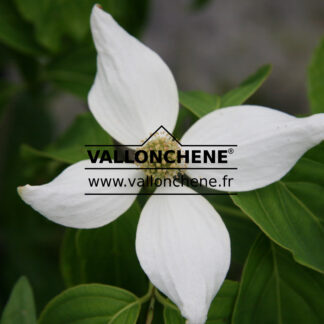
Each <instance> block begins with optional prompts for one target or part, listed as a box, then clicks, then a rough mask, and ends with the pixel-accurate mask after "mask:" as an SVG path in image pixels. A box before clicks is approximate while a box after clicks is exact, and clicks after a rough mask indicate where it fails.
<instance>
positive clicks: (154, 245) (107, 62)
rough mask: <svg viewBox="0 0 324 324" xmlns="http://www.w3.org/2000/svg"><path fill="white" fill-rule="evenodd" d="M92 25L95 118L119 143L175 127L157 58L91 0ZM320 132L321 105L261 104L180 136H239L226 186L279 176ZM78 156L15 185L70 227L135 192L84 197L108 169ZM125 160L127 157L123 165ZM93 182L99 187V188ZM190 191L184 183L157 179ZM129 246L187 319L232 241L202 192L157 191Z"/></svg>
mask: <svg viewBox="0 0 324 324" xmlns="http://www.w3.org/2000/svg"><path fill="white" fill-rule="evenodd" d="M91 30H92V34H93V38H94V42H95V45H96V48H97V52H98V59H97V65H98V71H97V75H96V79H95V82H94V84H93V87H92V89H91V91H90V93H89V106H90V109H91V111H92V113H93V115H94V116H95V118H96V119H97V121H98V122H99V123H100V125H101V126H102V127H103V128H104V129H105V130H106V131H107V132H108V133H109V134H110V135H112V136H113V137H114V138H115V139H116V140H118V141H119V142H120V143H122V144H125V145H128V144H134V143H140V141H141V140H145V139H146V138H147V137H148V136H149V134H150V133H151V132H153V131H155V130H156V129H157V128H158V127H159V126H160V125H163V126H164V127H165V128H166V129H168V130H169V131H173V129H174V127H175V124H176V119H177V115H178V109H179V102H178V92H177V88H176V84H175V81H174V79H173V76H172V74H171V72H170V70H169V69H168V67H167V66H166V65H165V63H164V62H163V61H162V60H161V58H160V57H159V56H158V55H157V54H156V53H154V52H153V51H151V50H150V49H149V48H147V47H146V46H144V45H143V44H142V43H140V42H139V41H138V40H137V39H135V38H133V37H132V36H130V35H129V34H128V33H127V32H126V31H125V30H123V29H122V28H121V27H120V26H119V25H118V24H117V23H116V22H115V21H114V19H113V18H112V17H111V16H110V15H109V14H107V13H105V12H104V11H102V10H101V9H100V8H99V7H97V6H95V7H94V8H93V11H92V15H91ZM323 139H324V114H319V115H314V116H311V117H307V118H296V117H293V116H290V115H288V114H285V113H283V112H279V111H276V110H272V109H269V108H265V107H258V106H237V107H230V108H224V109H219V110H216V111H214V112H211V113H210V114H208V115H206V116H204V117H203V118H201V119H200V120H199V121H197V122H196V123H195V124H194V125H193V126H192V127H191V128H190V129H189V130H188V131H187V132H186V133H185V135H184V136H183V138H182V139H181V143H182V144H210V145H211V144H215V143H225V144H237V145H238V147H237V149H236V152H235V154H233V157H232V158H231V163H233V165H235V167H238V170H237V171H229V172H232V173H228V174H229V175H230V176H231V175H232V176H233V177H234V178H235V182H234V183H233V184H232V186H231V190H232V191H247V190H253V189H257V188H260V187H263V186H266V185H268V184H270V183H273V182H275V181H277V180H279V179H280V178H281V177H283V176H284V175H285V174H286V173H287V172H288V171H289V170H290V169H291V168H292V167H293V166H294V164H295V163H296V161H297V160H298V159H299V158H300V157H301V156H302V155H303V154H304V153H305V152H306V151H307V150H308V149H310V148H311V147H313V146H314V145H317V144H318V143H320V142H321V141H322V140H323ZM86 166H89V162H88V161H81V162H78V163H76V164H74V165H72V166H70V167H68V168H67V169H66V170H65V171H63V172H62V173H61V174H60V175H59V176H58V177H57V178H55V179H54V180H53V181H52V182H50V183H48V184H45V185H41V186H29V185H26V186H24V187H20V188H19V189H18V191H19V194H20V195H21V197H22V199H23V200H24V201H25V202H26V203H27V204H30V205H31V206H32V207H33V208H34V209H35V210H37V211H38V212H40V213H41V214H43V215H44V216H45V217H47V218H48V219H50V220H52V221H54V222H56V223H59V224H62V225H65V226H70V227H76V228H92V227H98V226H102V225H105V224H108V223H110V222H112V221H113V220H115V219H116V218H117V217H118V216H120V215H121V214H123V213H124V212H125V211H126V210H127V209H128V208H129V207H130V206H131V204H132V203H133V201H134V200H135V198H136V196H126V195H120V196H118V195H112V196H105V197H102V196H85V195H84V192H86V191H87V188H88V181H87V178H88V177H91V176H93V177H106V176H107V173H106V172H107V171H104V170H103V171H100V170H93V171H91V170H89V172H85V170H84V168H85V167H86ZM126 167H129V165H125V168H126ZM220 172H222V173H224V171H219V170H211V169H206V170H192V169H190V170H187V174H188V175H189V176H191V177H196V178H199V177H200V176H202V177H206V178H211V177H217V176H219V175H221V173H220ZM109 176H110V177H115V178H117V177H120V178H137V177H141V176H143V171H142V170H141V169H137V170H110V171H109ZM97 190H100V189H97ZM103 190H104V191H105V192H107V191H110V192H111V193H113V192H116V193H123V192H128V193H129V192H133V193H138V192H139V190H140V188H138V187H136V186H135V187H130V186H127V187H124V188H116V187H110V188H103ZM166 191H167V192H178V193H192V192H193V191H192V189H190V188H188V187H181V188H163V187H161V188H159V189H157V192H158V193H164V192H166ZM136 251H137V255H138V258H139V260H140V263H141V266H142V268H143V270H144V271H145V273H146V274H147V275H148V277H149V278H150V280H151V282H152V283H153V284H154V285H155V286H156V287H157V288H158V289H160V290H161V291H162V292H163V293H164V294H166V295H167V296H168V297H169V298H170V299H171V300H172V301H173V302H175V303H176V304H177V306H178V307H179V308H180V310H181V312H182V315H183V316H184V317H186V318H187V319H188V321H189V323H191V324H201V323H204V322H205V320H206V316H207V313H208V309H209V305H210V303H211V301H212V299H213V298H214V296H215V295H216V293H217V291H218V290H219V288H220V286H221V285H222V283H223V281H224V279H225V276H226V273H227V271H228V268H229V264H230V240H229V235H228V232H227V230H226V227H225V225H224V223H223V222H222V219H221V217H220V216H219V214H218V213H217V212H216V211H215V210H214V208H213V207H212V206H211V205H210V204H209V202H208V201H207V200H206V199H205V198H203V197H202V196H199V195H197V196H186V195H183V196H168V195H166V196H163V195H154V196H152V197H151V198H149V200H148V202H147V204H146V205H145V207H144V209H143V211H142V213H141V216H140V221H139V224H138V229H137V236H136Z"/></svg>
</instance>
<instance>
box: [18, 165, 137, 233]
mask: <svg viewBox="0 0 324 324" xmlns="http://www.w3.org/2000/svg"><path fill="white" fill-rule="evenodd" d="M91 166H92V167H93V165H91V164H90V162H89V161H88V160H84V161H80V162H78V163H75V164H73V165H71V166H70V167H68V168H67V169H65V170H64V171H63V172H62V173H61V174H59V175H58V176H57V177H56V178H55V179H54V180H53V181H51V182H49V183H47V184H44V185H41V186H30V185H26V186H24V187H19V188H18V193H19V194H20V196H21V198H22V199H23V200H24V202H25V203H27V204H29V205H31V206H32V207H33V208H34V209H35V210H36V211H38V212H39V213H40V214H42V215H44V216H45V217H46V218H48V219H49V220H51V221H53V222H55V223H58V224H61V225H64V226H68V227H75V228H93V227H100V226H103V225H106V224H108V223H110V222H112V221H113V220H115V219H116V218H117V217H118V216H120V215H122V214H123V213H124V212H125V211H126V210H127V209H128V208H129V207H130V206H131V205H132V203H133V201H134V200H135V198H136V195H104V196H102V195H85V193H96V194H98V193H99V194H103V193H109V194H119V193H132V194H136V193H138V192H139V190H140V188H139V187H138V186H137V185H136V181H135V184H134V186H133V187H132V186H131V185H130V183H129V182H128V178H129V179H131V181H132V179H135V178H136V177H142V176H143V173H142V171H140V170H85V168H86V167H91ZM119 166H120V167H125V168H127V167H134V165H132V164H128V165H127V164H121V165H119ZM93 178H94V179H99V178H102V179H104V178H107V179H112V178H114V179H117V178H118V179H120V180H121V181H124V184H123V186H121V187H119V186H113V185H112V184H111V186H108V185H106V186H102V185H100V184H99V185H98V187H96V186H94V185H93V187H91V186H90V183H89V179H93ZM122 179H125V180H122ZM99 181H100V180H99Z"/></svg>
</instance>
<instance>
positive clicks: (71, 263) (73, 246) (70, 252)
mask: <svg viewBox="0 0 324 324" xmlns="http://www.w3.org/2000/svg"><path fill="white" fill-rule="evenodd" d="M139 215H140V207H139V205H138V203H137V202H136V201H135V203H134V204H133V205H132V206H131V208H130V209H129V210H128V211H126V213H124V214H123V215H122V216H120V217H119V218H118V219H117V220H115V221H114V222H112V223H110V224H108V225H106V226H104V227H101V228H97V229H91V230H77V231H73V232H74V234H72V233H71V231H72V230H69V231H68V232H67V234H66V238H65V240H64V245H63V249H62V252H63V254H62V258H61V260H62V270H63V275H64V279H65V281H66V282H67V283H68V284H78V283H90V282H100V283H106V284H111V285H114V286H118V287H122V288H125V289H128V290H131V291H133V292H134V293H136V294H139V295H140V294H144V293H145V291H146V290H147V279H146V276H145V274H144V272H143V271H142V269H141V267H140V265H139V262H138V259H137V256H136V252H135V234H136V228H137V222H138V218H139Z"/></svg>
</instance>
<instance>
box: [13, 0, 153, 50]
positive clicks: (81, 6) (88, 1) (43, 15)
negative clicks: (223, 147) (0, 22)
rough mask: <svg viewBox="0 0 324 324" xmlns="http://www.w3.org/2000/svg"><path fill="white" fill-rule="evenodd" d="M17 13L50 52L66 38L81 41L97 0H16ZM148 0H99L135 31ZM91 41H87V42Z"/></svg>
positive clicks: (142, 18)
mask: <svg viewBox="0 0 324 324" xmlns="http://www.w3.org/2000/svg"><path fill="white" fill-rule="evenodd" d="M15 3H16V6H17V8H18V10H19V12H20V14H21V15H22V16H23V17H24V18H25V19H26V20H27V21H29V22H31V23H32V24H33V25H34V27H35V34H36V39H37V40H38V42H39V43H40V44H42V45H43V46H45V47H46V48H48V49H49V50H51V51H53V52H58V51H59V50H60V49H61V48H63V47H64V45H66V43H65V44H64V40H65V38H68V39H72V40H73V41H75V42H76V43H80V42H81V41H82V40H84V39H85V38H86V36H88V35H89V31H90V28H89V21H90V13H91V9H92V7H93V5H94V4H96V3H97V1H96V0H84V1H77V0H70V1H55V0H37V1H35V0H15ZM147 5H148V0H140V1H136V2H134V1H133V0H118V1H117V0H109V1H104V2H102V6H103V9H104V10H106V11H108V12H110V13H111V14H112V15H113V17H115V19H117V21H118V22H119V23H121V25H122V26H124V27H125V28H126V29H127V30H128V31H130V32H132V33H135V34H136V33H137V32H138V31H139V30H140V28H141V27H142V24H143V22H144V20H145V18H146V13H147ZM90 43H91V42H89V44H90Z"/></svg>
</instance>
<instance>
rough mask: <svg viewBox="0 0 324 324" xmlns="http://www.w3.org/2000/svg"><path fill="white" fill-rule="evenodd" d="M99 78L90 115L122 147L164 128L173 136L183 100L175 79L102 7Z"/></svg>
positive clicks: (94, 21) (96, 17)
mask: <svg viewBox="0 0 324 324" xmlns="http://www.w3.org/2000/svg"><path fill="white" fill-rule="evenodd" d="M91 31H92V35H93V39H94V42H95V46H96V48H97V52H98V57H97V70H98V71H97V75H96V78H95V82H94V84H93V86H92V88H91V90H90V93H89V97H88V102H89V106H90V110H91V111H92V113H93V114H94V116H95V118H96V119H97V121H98V122H99V124H100V125H101V126H102V127H103V128H104V129H105V130H106V131H107V132H108V133H109V134H110V135H112V136H113V137H114V138H115V139H116V140H118V141H119V142H121V143H122V144H126V145H128V144H139V143H140V141H141V140H145V139H146V138H147V137H148V136H149V135H150V133H152V132H154V131H155V130H156V129H157V128H158V127H159V126H161V125H163V126H164V127H166V128H167V129H168V130H169V131H170V132H172V131H173V129H174V127H175V123H176V120H177V116H178V110H179V100H178V92H177V86H176V83H175V81H174V78H173V76H172V74H171V72H170V70H169V68H168V67H167V66H166V64H165V63H164V62H163V61H162V59H161V58H160V57H159V56H158V55H157V54H156V53H154V52H153V51H152V50H150V49H149V48H148V47H146V46H145V45H143V44H142V43H140V42H139V41H138V40H137V39H136V38H134V37H132V36H131V35H129V34H128V33H127V32H126V31H125V30H123V29H122V28H121V27H120V26H119V25H118V24H117V23H116V21H115V20H114V19H113V18H112V17H111V16H110V15H109V14H108V13H106V12H104V11H103V10H101V9H100V8H99V7H98V6H94V8H93V10H92V14H91Z"/></svg>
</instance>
